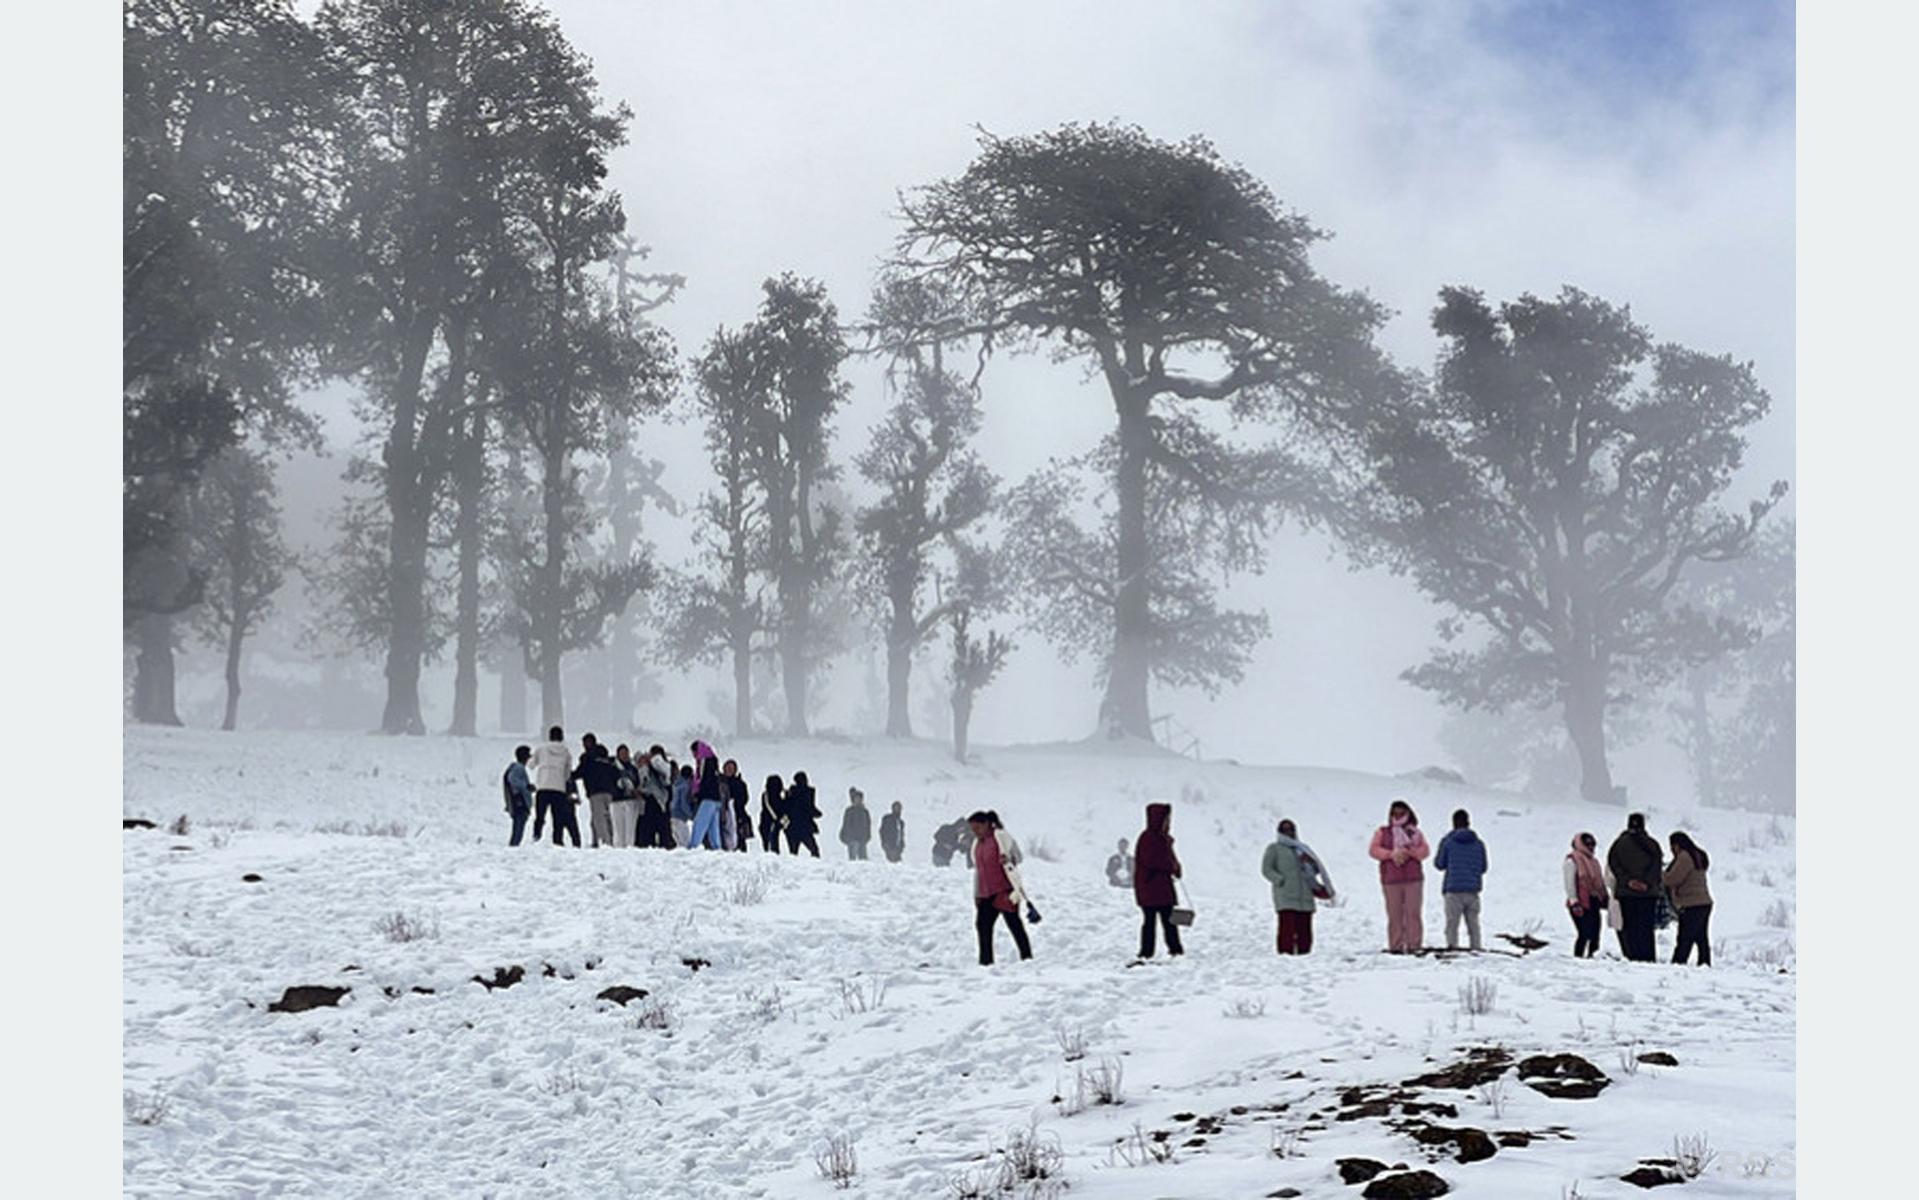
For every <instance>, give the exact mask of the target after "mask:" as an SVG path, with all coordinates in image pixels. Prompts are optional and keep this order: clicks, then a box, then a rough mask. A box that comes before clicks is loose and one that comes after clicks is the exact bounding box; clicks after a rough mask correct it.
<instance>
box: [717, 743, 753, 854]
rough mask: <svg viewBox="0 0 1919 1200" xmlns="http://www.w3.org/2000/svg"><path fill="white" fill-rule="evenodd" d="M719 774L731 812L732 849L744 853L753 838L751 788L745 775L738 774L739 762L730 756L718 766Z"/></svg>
mask: <svg viewBox="0 0 1919 1200" xmlns="http://www.w3.org/2000/svg"><path fill="white" fill-rule="evenodd" d="M720 776H721V778H722V780H723V781H724V782H725V784H726V798H727V802H728V803H729V804H730V805H731V812H732V814H733V849H735V850H737V851H739V852H740V853H741V854H745V853H746V850H747V843H748V842H751V841H752V840H753V810H752V805H753V790H752V788H751V787H750V786H749V785H748V784H747V782H746V776H744V775H742V774H740V764H739V763H737V762H735V761H733V760H732V759H730V758H729V759H727V760H726V764H725V765H724V766H722V767H721V768H720Z"/></svg>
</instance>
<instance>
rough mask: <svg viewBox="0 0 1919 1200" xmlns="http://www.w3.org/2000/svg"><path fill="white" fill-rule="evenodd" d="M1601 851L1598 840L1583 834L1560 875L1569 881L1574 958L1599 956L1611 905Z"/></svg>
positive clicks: (1575, 841)
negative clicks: (1603, 922) (1601, 931)
mask: <svg viewBox="0 0 1919 1200" xmlns="http://www.w3.org/2000/svg"><path fill="white" fill-rule="evenodd" d="M1598 849H1599V839H1598V838H1596V837H1594V836H1593V835H1592V834H1590V833H1582V834H1580V835H1579V836H1578V837H1576V838H1574V839H1573V848H1572V853H1571V854H1568V855H1567V856H1566V863H1565V866H1564V867H1563V868H1562V870H1561V872H1560V873H1561V875H1562V876H1563V877H1564V878H1565V882H1566V911H1567V912H1569V913H1571V914H1572V919H1573V957H1574V958H1591V957H1592V956H1593V955H1595V954H1597V953H1599V923H1600V921H1601V920H1603V919H1604V917H1603V913H1604V912H1605V910H1606V908H1607V907H1608V906H1609V905H1610V904H1611V903H1612V897H1611V896H1610V895H1608V894H1607V888H1606V873H1605V869H1604V868H1603V867H1601V866H1600V865H1599V856H1598V854H1597V853H1596V852H1597V851H1598Z"/></svg>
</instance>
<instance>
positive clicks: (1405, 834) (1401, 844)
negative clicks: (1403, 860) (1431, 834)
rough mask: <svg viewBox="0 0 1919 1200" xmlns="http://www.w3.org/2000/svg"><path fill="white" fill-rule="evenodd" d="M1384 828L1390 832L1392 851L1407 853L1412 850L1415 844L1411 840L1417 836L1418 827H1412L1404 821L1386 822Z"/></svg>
mask: <svg viewBox="0 0 1919 1200" xmlns="http://www.w3.org/2000/svg"><path fill="white" fill-rule="evenodd" d="M1386 828H1388V829H1390V830H1392V833H1393V849H1395V850H1405V851H1408V852H1410V851H1411V850H1412V848H1413V846H1414V844H1415V843H1414V840H1413V839H1414V838H1416V837H1418V836H1419V827H1418V826H1417V825H1412V824H1409V823H1407V822H1405V821H1388V822H1387V823H1386Z"/></svg>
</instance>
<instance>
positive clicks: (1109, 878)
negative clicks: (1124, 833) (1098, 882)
mask: <svg viewBox="0 0 1919 1200" xmlns="http://www.w3.org/2000/svg"><path fill="white" fill-rule="evenodd" d="M1106 882H1108V883H1110V884H1112V885H1113V886H1114V887H1132V886H1133V856H1132V855H1130V854H1120V853H1118V852H1115V853H1114V854H1113V856H1112V857H1111V858H1109V859H1107V860H1106Z"/></svg>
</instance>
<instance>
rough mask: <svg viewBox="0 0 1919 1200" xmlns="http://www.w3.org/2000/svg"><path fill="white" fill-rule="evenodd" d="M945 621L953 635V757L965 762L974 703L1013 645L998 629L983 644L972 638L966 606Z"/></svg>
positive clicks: (949, 669) (949, 680)
mask: <svg viewBox="0 0 1919 1200" xmlns="http://www.w3.org/2000/svg"><path fill="white" fill-rule="evenodd" d="M946 622H947V625H948V627H949V628H950V629H951V630H952V633H953V657H952V659H951V660H950V662H949V663H948V665H947V684H948V685H949V686H950V687H951V689H952V697H953V757H954V758H955V759H957V760H959V761H960V762H965V761H966V745H967V735H968V733H969V731H970V730H971V729H972V725H973V701H974V700H975V699H976V698H977V697H978V696H979V694H980V692H982V691H984V690H985V688H986V685H987V684H989V683H991V682H993V678H994V676H996V675H998V674H999V673H1000V669H1001V668H1002V667H1004V666H1005V665H1006V659H1007V656H1008V655H1010V654H1012V652H1013V642H1012V639H1010V638H1008V637H1006V636H1005V635H1004V634H1002V633H1001V632H1000V631H999V630H997V629H995V630H991V631H989V632H988V633H987V635H986V638H985V640H984V641H982V640H980V639H979V638H976V637H974V636H973V633H972V628H971V626H972V610H971V608H969V607H968V606H966V605H965V604H961V605H959V606H958V607H956V608H954V609H952V610H950V611H949V613H948V615H947V618H946Z"/></svg>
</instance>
